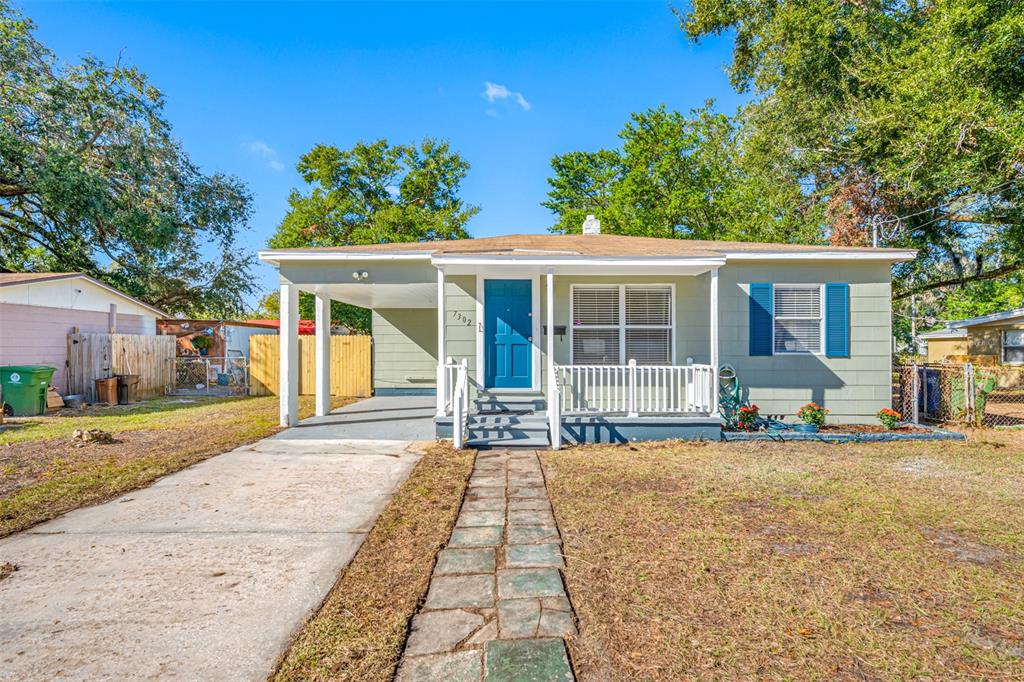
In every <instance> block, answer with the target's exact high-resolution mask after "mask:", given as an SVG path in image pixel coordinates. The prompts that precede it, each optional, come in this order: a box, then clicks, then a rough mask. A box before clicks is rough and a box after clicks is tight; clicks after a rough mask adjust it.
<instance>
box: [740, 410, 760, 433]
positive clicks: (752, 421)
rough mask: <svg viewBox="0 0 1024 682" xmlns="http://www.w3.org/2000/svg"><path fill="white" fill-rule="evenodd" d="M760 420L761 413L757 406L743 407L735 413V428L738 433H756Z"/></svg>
mask: <svg viewBox="0 0 1024 682" xmlns="http://www.w3.org/2000/svg"><path fill="white" fill-rule="evenodd" d="M760 419H761V412H760V408H758V406H757V405H744V406H743V407H741V408H740V409H739V410H738V411H737V412H736V428H737V429H739V430H740V431H756V430H757V423H758V421H760Z"/></svg>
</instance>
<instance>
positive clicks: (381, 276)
mask: <svg viewBox="0 0 1024 682" xmlns="http://www.w3.org/2000/svg"><path fill="white" fill-rule="evenodd" d="M591 232H593V230H591ZM259 256H260V259H261V260H263V261H264V262H267V263H271V264H273V265H274V266H276V267H277V268H278V270H279V272H280V281H281V284H280V286H281V318H282V330H283V333H282V334H281V335H280V341H281V358H282V360H281V373H280V380H281V388H280V400H281V423H282V425H293V424H295V423H296V422H297V420H298V410H297V398H298V392H297V390H296V388H297V376H296V369H297V364H298V349H297V340H298V327H297V325H298V314H297V306H298V292H299V291H306V292H311V293H313V294H314V295H315V296H316V311H317V319H318V321H319V320H322V319H325V318H326V316H327V315H328V314H329V310H330V301H331V300H332V299H337V300H341V301H345V302H348V303H351V304H354V305H358V306H363V307H366V308H371V309H372V310H373V317H372V325H373V336H374V363H373V382H374V390H375V393H376V394H378V395H382V394H393V395H401V394H423V393H429V394H433V395H435V396H436V414H437V416H436V418H435V424H436V428H437V434H438V436H439V437H444V436H448V435H454V436H455V440H456V442H457V443H462V442H469V443H470V444H487V443H494V442H500V443H509V444H526V445H533V446H539V445H542V444H544V445H546V444H547V443H549V442H550V444H551V445H552V446H554V447H557V446H558V445H559V443H561V442H563V441H571V442H579V441H597V440H600V441H605V440H609V441H620V442H621V441H624V440H644V439H655V438H681V437H717V436H718V434H719V433H720V430H721V423H722V422H721V415H720V412H719V400H718V383H719V368H720V367H722V366H724V365H729V366H731V367H732V368H734V369H735V371H736V373H737V375H738V377H739V380H740V382H741V383H742V385H743V387H744V391H745V394H746V395H747V396H748V397H749V400H750V401H751V402H753V403H756V404H757V405H759V406H760V408H761V413H762V414H771V415H780V416H785V417H792V415H794V414H795V413H796V411H797V410H798V409H799V408H800V406H801V405H803V404H804V403H806V402H808V401H812V400H813V401H815V402H817V403H819V404H823V405H824V406H825V407H827V408H828V409H829V410H830V411H831V414H830V419H831V420H832V421H834V422H842V423H852V422H872V421H874V420H875V414H876V413H877V412H878V410H880V409H881V408H883V407H887V406H889V404H890V398H891V389H890V386H891V363H892V360H891V343H892V325H891V287H890V278H891V266H892V264H893V262H895V261H905V260H910V259H912V258H914V256H915V252H914V251H911V250H904V249H881V248H856V247H845V248H844V247H831V246H810V245H793V244H759V243H749V242H718V241H697V240H684V239H657V238H646V237H628V236H620V235H611V234H600V233H599V232H597V233H590V234H570V235H553V234H549V235H510V236H501V237H487V238H481V239H463V240H453V241H438V242H422V243H400V244H376V245H368V246H346V247H337V248H310V249H275V250H267V251H261V252H260V254H259ZM316 348H317V352H318V354H319V353H328V352H329V341H328V340H326V335H320V334H318V335H317V342H316ZM320 357H326V356H320ZM327 364H328V363H323V362H319V363H318V365H319V366H320V367H325V366H326V365H327ZM324 374H326V373H324ZM317 380H318V386H319V387H321V390H320V391H319V392H318V394H317V399H316V410H317V414H321V415H323V414H327V413H328V412H329V408H330V405H329V394H330V391H329V381H330V379H329V377H328V376H323V375H321V373H320V372H319V371H318V376H317ZM324 386H326V387H327V388H326V389H324V388H322V387H324Z"/></svg>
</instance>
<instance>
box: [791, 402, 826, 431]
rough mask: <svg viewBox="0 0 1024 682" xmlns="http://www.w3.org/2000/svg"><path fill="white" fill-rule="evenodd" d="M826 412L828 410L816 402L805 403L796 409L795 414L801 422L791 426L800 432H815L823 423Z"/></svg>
mask: <svg viewBox="0 0 1024 682" xmlns="http://www.w3.org/2000/svg"><path fill="white" fill-rule="evenodd" d="M826 414H828V410H826V409H825V408H824V407H822V406H821V405H819V404H817V403H807V404H806V405H804V406H803V407H801V408H800V409H799V410H797V413H796V416H797V417H798V418H799V419H800V421H802V422H803V424H797V425H795V426H794V427H793V430H794V431H799V432H800V433H817V432H818V429H820V428H821V427H822V426H823V425H824V424H825V415H826Z"/></svg>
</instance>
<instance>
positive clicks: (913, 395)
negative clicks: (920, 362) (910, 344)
mask: <svg viewBox="0 0 1024 682" xmlns="http://www.w3.org/2000/svg"><path fill="white" fill-rule="evenodd" d="M919 383H920V378H919V376H918V372H917V363H916V362H915V363H914V378H913V380H912V381H911V382H910V387H911V388H910V400H911V405H912V408H911V414H912V415H913V421H914V423H915V424H920V423H921V414H920V412H919V408H918V404H917V392H918V389H919V386H918V384H919Z"/></svg>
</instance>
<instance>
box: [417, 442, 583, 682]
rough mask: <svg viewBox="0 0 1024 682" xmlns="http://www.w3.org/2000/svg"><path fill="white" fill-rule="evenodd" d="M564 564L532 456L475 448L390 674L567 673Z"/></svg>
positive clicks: (507, 677)
mask: <svg viewBox="0 0 1024 682" xmlns="http://www.w3.org/2000/svg"><path fill="white" fill-rule="evenodd" d="M563 566H564V562H563V558H562V540H561V536H559V534H558V527H557V526H556V525H555V517H554V515H553V514H552V513H551V503H550V501H549V500H548V491H547V488H546V487H545V485H544V474H543V473H542V471H541V467H540V460H539V459H538V457H537V454H536V453H535V452H532V451H511V450H492V451H485V452H480V453H479V454H478V455H477V459H476V466H475V467H474V468H473V476H472V477H471V478H470V479H469V487H468V488H467V490H466V497H465V499H464V500H463V503H462V510H461V512H460V514H459V518H458V520H457V521H456V523H455V529H454V530H453V531H452V534H451V537H450V538H449V540H448V546H447V547H446V548H445V549H443V550H441V552H440V553H439V554H438V557H437V566H436V567H435V568H434V575H433V577H432V578H431V580H430V590H429V591H428V592H427V600H426V602H425V603H424V605H423V608H422V609H420V612H419V613H418V614H417V615H416V617H415V618H414V619H413V621H412V631H411V632H410V634H409V641H408V643H407V644H406V647H405V654H404V657H403V658H402V663H401V666H400V667H399V669H398V678H397V679H398V680H399V681H400V682H411V681H420V680H422V681H424V682H427V681H430V682H434V681H437V682H440V681H441V680H444V681H445V682H448V681H451V682H462V681H468V680H473V681H476V682H478V681H480V680H484V681H486V682H512V681H513V680H523V681H526V680H531V681H532V680H536V681H538V682H547V681H549V680H550V681H552V682H553V681H556V680H558V681H561V680H566V681H571V680H574V679H575V678H574V676H573V673H572V668H571V666H570V665H569V656H568V654H567V653H566V648H565V640H564V638H565V637H568V636H570V635H574V634H576V624H575V619H574V618H573V613H572V605H571V604H570V603H569V599H568V598H567V597H566V595H565V587H564V583H563V581H562V568H563Z"/></svg>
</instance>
